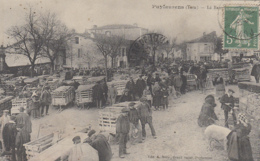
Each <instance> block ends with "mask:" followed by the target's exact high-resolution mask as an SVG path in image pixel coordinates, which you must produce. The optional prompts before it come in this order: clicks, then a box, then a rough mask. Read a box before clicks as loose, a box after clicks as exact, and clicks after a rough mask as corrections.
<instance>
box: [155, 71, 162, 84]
mask: <svg viewBox="0 0 260 161" xmlns="http://www.w3.org/2000/svg"><path fill="white" fill-rule="evenodd" d="M154 81H155V82H159V83H160V82H161V81H162V79H161V78H160V75H159V73H156V74H155V79H154Z"/></svg>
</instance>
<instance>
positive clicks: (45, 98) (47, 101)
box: [40, 86, 52, 115]
mask: <svg viewBox="0 0 260 161" xmlns="http://www.w3.org/2000/svg"><path fill="white" fill-rule="evenodd" d="M49 89H50V87H48V86H47V87H45V88H44V90H43V92H42V94H41V97H40V100H41V115H43V113H44V108H45V107H46V113H45V115H48V111H49V106H50V105H51V101H52V100H51V93H50V91H49Z"/></svg>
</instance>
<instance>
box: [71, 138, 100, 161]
mask: <svg viewBox="0 0 260 161" xmlns="http://www.w3.org/2000/svg"><path fill="white" fill-rule="evenodd" d="M72 141H73V143H74V145H75V146H74V147H73V148H72V149H71V150H70V152H69V158H68V161H97V160H98V154H97V151H96V150H95V149H93V148H92V147H91V146H90V145H89V144H86V143H81V138H80V136H75V137H74V138H73V139H72Z"/></svg>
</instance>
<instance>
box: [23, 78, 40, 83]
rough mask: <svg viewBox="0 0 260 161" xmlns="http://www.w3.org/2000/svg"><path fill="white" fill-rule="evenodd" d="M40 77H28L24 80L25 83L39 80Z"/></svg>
mask: <svg viewBox="0 0 260 161" xmlns="http://www.w3.org/2000/svg"><path fill="white" fill-rule="evenodd" d="M38 80H39V78H38V77H34V78H27V79H25V80H24V83H32V82H34V81H38Z"/></svg>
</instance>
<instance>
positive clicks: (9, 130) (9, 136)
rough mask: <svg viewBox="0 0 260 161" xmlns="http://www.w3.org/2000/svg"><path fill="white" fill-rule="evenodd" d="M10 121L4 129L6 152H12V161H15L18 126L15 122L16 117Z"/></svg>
mask: <svg viewBox="0 0 260 161" xmlns="http://www.w3.org/2000/svg"><path fill="white" fill-rule="evenodd" d="M10 119H11V120H10V121H9V122H8V123H7V124H5V127H4V129H3V140H4V145H5V148H6V151H11V158H12V159H11V160H12V161H15V160H16V158H15V138H16V134H17V130H16V124H15V122H14V120H15V116H11V117H10Z"/></svg>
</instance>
